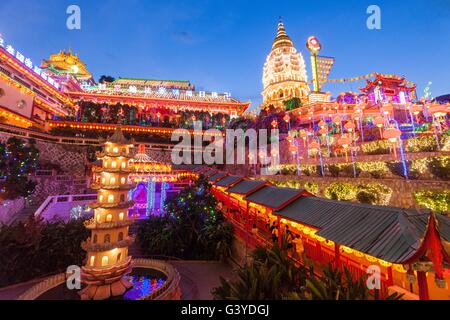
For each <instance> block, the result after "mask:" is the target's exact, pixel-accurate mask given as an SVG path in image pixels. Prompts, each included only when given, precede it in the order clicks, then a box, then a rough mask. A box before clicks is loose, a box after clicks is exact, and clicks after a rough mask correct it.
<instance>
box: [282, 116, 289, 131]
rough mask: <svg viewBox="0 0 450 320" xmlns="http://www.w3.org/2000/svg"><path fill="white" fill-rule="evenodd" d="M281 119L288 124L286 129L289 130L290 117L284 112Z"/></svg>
mask: <svg viewBox="0 0 450 320" xmlns="http://www.w3.org/2000/svg"><path fill="white" fill-rule="evenodd" d="M283 120H284V121H285V122H286V123H287V125H288V131H291V117H290V116H289V115H288V114H286V115H285V116H284V118H283Z"/></svg>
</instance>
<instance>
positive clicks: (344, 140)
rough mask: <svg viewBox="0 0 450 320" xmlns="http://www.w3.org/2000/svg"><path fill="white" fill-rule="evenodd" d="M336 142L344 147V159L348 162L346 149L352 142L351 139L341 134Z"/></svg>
mask: <svg viewBox="0 0 450 320" xmlns="http://www.w3.org/2000/svg"><path fill="white" fill-rule="evenodd" d="M338 144H339V145H340V146H341V147H342V148H343V149H344V152H345V161H347V162H348V155H347V150H348V148H349V146H350V145H351V144H352V140H351V139H349V138H348V137H346V136H342V137H340V138H339V140H338Z"/></svg>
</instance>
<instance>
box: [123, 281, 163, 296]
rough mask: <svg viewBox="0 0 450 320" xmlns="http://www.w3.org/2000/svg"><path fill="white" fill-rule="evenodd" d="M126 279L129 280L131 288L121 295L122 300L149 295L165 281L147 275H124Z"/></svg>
mask: <svg viewBox="0 0 450 320" xmlns="http://www.w3.org/2000/svg"><path fill="white" fill-rule="evenodd" d="M124 278H125V279H126V280H128V281H129V282H131V284H132V285H133V288H131V289H130V290H129V291H127V293H125V295H124V296H123V299H124V300H139V299H142V298H143V297H146V296H148V295H150V294H151V293H152V292H154V291H155V290H157V289H159V288H161V286H162V285H163V284H164V282H166V281H165V280H164V279H161V278H160V279H156V278H153V277H149V276H140V275H134V276H126V277H124Z"/></svg>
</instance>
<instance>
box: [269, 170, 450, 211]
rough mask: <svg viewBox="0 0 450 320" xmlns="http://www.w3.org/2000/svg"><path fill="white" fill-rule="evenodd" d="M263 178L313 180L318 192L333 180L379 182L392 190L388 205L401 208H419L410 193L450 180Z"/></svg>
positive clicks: (444, 184) (444, 186)
mask: <svg viewBox="0 0 450 320" xmlns="http://www.w3.org/2000/svg"><path fill="white" fill-rule="evenodd" d="M260 178H262V179H265V180H273V181H280V182H285V181H292V180H296V181H300V182H301V183H302V184H304V183H306V182H314V183H317V184H318V185H319V188H320V194H323V191H324V190H325V188H326V187H327V186H329V185H330V184H331V183H333V182H346V183H351V184H355V183H360V184H369V183H380V184H383V185H386V186H387V187H390V188H391V189H392V191H393V193H392V197H391V201H390V205H391V206H395V207H402V208H419V205H418V204H417V202H416V201H415V200H414V198H413V195H412V193H413V192H414V191H422V190H427V191H428V190H430V191H431V190H445V189H450V181H440V180H405V179H373V178H358V179H354V178H333V177H324V178H321V177H305V176H301V177H298V176H260Z"/></svg>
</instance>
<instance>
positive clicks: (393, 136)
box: [383, 127, 402, 143]
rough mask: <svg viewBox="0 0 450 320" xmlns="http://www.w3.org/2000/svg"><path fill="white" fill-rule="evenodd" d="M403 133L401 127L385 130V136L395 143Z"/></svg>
mask: <svg viewBox="0 0 450 320" xmlns="http://www.w3.org/2000/svg"><path fill="white" fill-rule="evenodd" d="M401 135H402V132H401V131H400V130H399V129H397V128H393V127H391V128H388V129H386V130H385V131H384V135H383V137H384V138H385V139H387V140H388V141H389V142H392V143H395V142H397V139H398V138H399V137H400V136H401Z"/></svg>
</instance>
